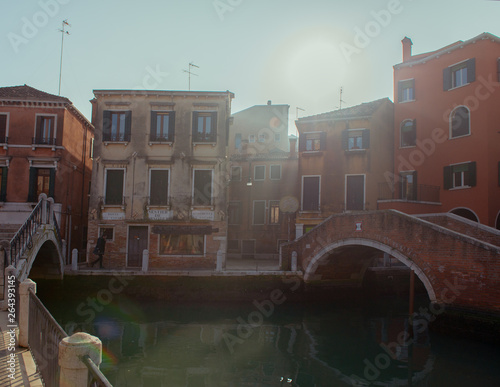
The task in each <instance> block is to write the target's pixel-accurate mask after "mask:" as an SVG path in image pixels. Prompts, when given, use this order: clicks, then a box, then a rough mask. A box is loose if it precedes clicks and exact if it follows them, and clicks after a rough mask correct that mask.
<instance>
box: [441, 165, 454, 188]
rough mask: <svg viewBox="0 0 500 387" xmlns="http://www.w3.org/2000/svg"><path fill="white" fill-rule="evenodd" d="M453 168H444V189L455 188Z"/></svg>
mask: <svg viewBox="0 0 500 387" xmlns="http://www.w3.org/2000/svg"><path fill="white" fill-rule="evenodd" d="M452 171H453V170H452V167H451V166H449V165H448V166H446V167H444V168H443V188H444V189H450V188H453V172H452Z"/></svg>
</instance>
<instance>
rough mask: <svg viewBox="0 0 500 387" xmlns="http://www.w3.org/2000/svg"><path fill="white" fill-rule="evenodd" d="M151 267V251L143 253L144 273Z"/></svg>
mask: <svg viewBox="0 0 500 387" xmlns="http://www.w3.org/2000/svg"><path fill="white" fill-rule="evenodd" d="M148 267H149V250H143V251H142V271H143V272H144V273H146V272H147V271H148Z"/></svg>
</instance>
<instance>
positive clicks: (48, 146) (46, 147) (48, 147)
mask: <svg viewBox="0 0 500 387" xmlns="http://www.w3.org/2000/svg"><path fill="white" fill-rule="evenodd" d="M3 147H4V149H7V147H8V146H7V144H5V145H3ZM36 148H45V149H51V150H52V151H53V152H55V150H56V149H64V148H63V147H62V146H57V145H47V144H31V150H35V149H36Z"/></svg>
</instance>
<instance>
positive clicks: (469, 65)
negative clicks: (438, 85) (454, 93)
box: [443, 58, 476, 91]
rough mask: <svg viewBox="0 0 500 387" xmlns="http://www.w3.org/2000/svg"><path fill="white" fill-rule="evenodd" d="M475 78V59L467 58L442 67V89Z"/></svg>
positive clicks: (452, 87) (460, 84)
mask: <svg viewBox="0 0 500 387" xmlns="http://www.w3.org/2000/svg"><path fill="white" fill-rule="evenodd" d="M475 80H476V59H475V58H472V59H468V60H466V61H464V62H461V63H458V64H456V65H453V66H450V67H447V68H445V69H443V90H444V91H447V90H450V89H454V88H456V87H460V86H464V85H467V84H469V83H472V82H474V81H475Z"/></svg>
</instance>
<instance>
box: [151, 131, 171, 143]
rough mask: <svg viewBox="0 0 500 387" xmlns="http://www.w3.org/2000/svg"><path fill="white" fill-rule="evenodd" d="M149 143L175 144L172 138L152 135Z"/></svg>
mask: <svg viewBox="0 0 500 387" xmlns="http://www.w3.org/2000/svg"><path fill="white" fill-rule="evenodd" d="M149 141H150V142H160V143H161V142H173V141H174V139H173V138H172V136H168V135H162V134H156V133H151V134H150V135H149Z"/></svg>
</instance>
